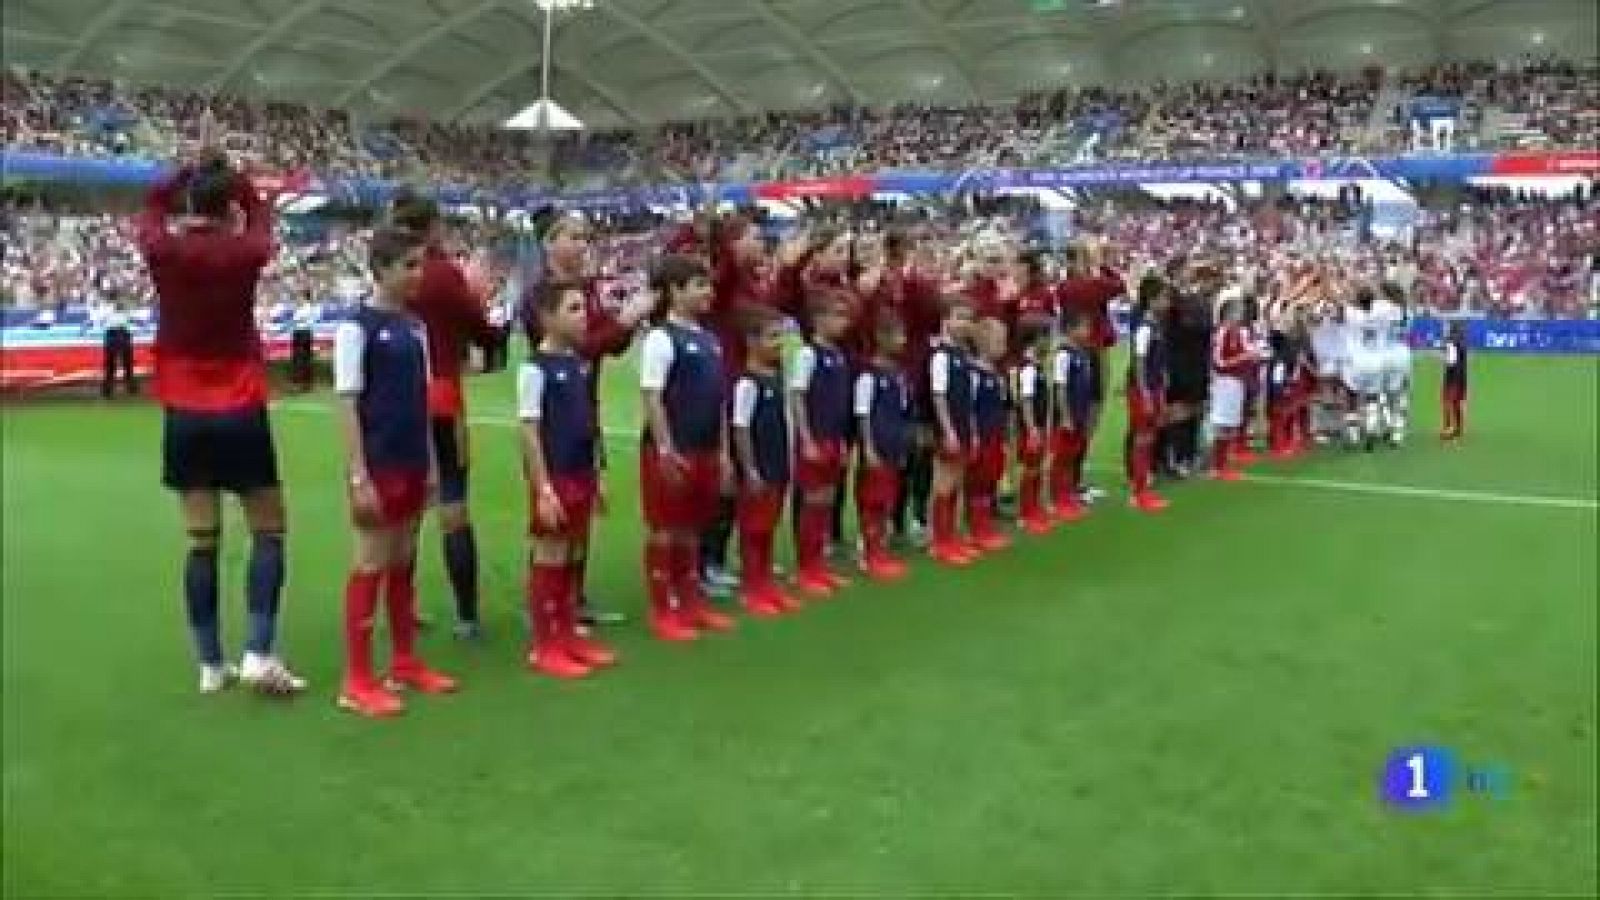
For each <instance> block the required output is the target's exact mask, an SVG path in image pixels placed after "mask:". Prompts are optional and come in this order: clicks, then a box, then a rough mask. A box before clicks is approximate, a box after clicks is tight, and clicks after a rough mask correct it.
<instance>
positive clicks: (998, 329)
mask: <svg viewBox="0 0 1600 900" xmlns="http://www.w3.org/2000/svg"><path fill="white" fill-rule="evenodd" d="M975 337H976V340H975V341H974V342H973V343H974V344H975V346H976V349H977V353H976V358H975V359H974V361H973V369H972V422H973V428H974V441H973V452H972V459H971V461H970V462H969V463H968V464H967V483H966V492H965V493H966V497H965V499H966V503H967V531H968V533H969V534H970V535H971V537H972V540H971V543H972V545H973V546H974V547H976V548H977V550H978V551H979V552H981V553H989V552H993V551H995V550H1003V549H1005V548H1006V547H1008V546H1010V545H1011V540H1010V538H1007V537H1006V536H1005V535H1003V534H1001V533H1000V530H999V529H998V528H996V527H995V521H994V504H995V492H996V491H997V490H998V489H999V487H1000V479H1001V478H1003V477H1005V473H1006V424H1007V423H1006V419H1007V414H1008V411H1009V410H1010V408H1011V403H1010V399H1009V397H1008V396H1007V393H1006V373H1005V359H1006V354H1007V350H1008V345H1007V339H1006V325H1005V323H1004V322H1002V321H1001V320H999V319H993V318H986V319H984V320H982V321H980V322H979V323H978V327H977V331H976V335H975Z"/></svg>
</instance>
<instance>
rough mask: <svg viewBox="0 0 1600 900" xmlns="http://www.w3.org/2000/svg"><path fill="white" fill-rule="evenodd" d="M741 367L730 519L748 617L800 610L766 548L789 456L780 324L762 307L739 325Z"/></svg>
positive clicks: (785, 489)
mask: <svg viewBox="0 0 1600 900" xmlns="http://www.w3.org/2000/svg"><path fill="white" fill-rule="evenodd" d="M741 328H742V331H743V335H744V340H743V346H744V347H745V348H746V353H745V357H746V368H745V371H744V373H743V374H741V375H740V376H739V379H738V380H737V381H736V382H735V383H734V386H733V413H732V417H731V420H730V425H731V426H732V431H733V457H734V468H735V470H736V472H737V474H738V476H739V493H738V500H737V505H736V512H735V519H736V520H737V524H738V528H739V563H740V573H739V599H740V603H741V604H742V605H743V606H744V608H745V611H746V612H748V613H750V614H751V615H753V616H762V617H767V616H777V615H782V614H784V613H786V612H792V611H793V610H796V609H799V608H800V605H799V603H798V602H797V601H796V600H795V599H794V598H793V597H790V596H789V595H788V594H786V593H784V591H783V589H782V588H781V587H779V586H778V582H777V579H775V578H774V577H773V575H772V543H773V537H774V535H775V533H776V532H777V530H778V519H780V518H781V517H782V516H783V500H784V498H785V497H786V496H788V493H789V479H790V471H791V469H792V468H793V455H792V453H791V451H790V447H789V417H788V414H787V411H786V406H787V398H786V395H785V391H784V386H783V373H782V372H781V371H779V361H780V360H781V359H782V357H783V320H782V319H781V318H779V316H778V314H777V313H776V312H774V311H772V310H770V309H767V308H765V307H756V308H752V309H751V310H750V311H749V312H748V313H747V314H746V315H745V318H744V321H743V322H742V323H741Z"/></svg>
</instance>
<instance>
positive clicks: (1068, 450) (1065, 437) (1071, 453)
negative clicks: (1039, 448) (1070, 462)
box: [1050, 428, 1089, 461]
mask: <svg viewBox="0 0 1600 900" xmlns="http://www.w3.org/2000/svg"><path fill="white" fill-rule="evenodd" d="M1088 449H1089V435H1088V434H1087V433H1086V432H1083V431H1071V430H1068V429H1066V428H1057V429H1056V430H1054V431H1052V432H1050V453H1051V454H1052V455H1054V456H1055V458H1056V459H1059V460H1062V461H1066V460H1067V459H1072V458H1076V457H1079V456H1082V455H1083V453H1084V451H1085V450H1088Z"/></svg>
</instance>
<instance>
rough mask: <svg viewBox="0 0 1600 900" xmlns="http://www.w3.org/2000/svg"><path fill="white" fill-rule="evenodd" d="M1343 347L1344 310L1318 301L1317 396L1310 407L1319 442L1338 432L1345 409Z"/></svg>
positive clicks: (1314, 333) (1314, 334) (1314, 324)
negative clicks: (1342, 380) (1342, 381)
mask: <svg viewBox="0 0 1600 900" xmlns="http://www.w3.org/2000/svg"><path fill="white" fill-rule="evenodd" d="M1348 352H1349V350H1348V348H1347V347H1346V346H1345V334H1344V317H1343V310H1342V309H1341V308H1340V307H1339V305H1338V304H1336V303H1327V302H1324V303H1322V304H1319V306H1318V307H1317V308H1316V309H1315V311H1314V312H1313V314H1312V320H1311V356H1312V357H1313V358H1314V359H1315V360H1316V375H1317V395H1316V403H1315V405H1313V406H1312V407H1311V432H1312V434H1313V435H1315V436H1316V439H1317V442H1318V443H1326V442H1327V441H1328V439H1329V436H1330V435H1333V434H1337V433H1338V431H1339V426H1340V419H1341V416H1342V413H1343V410H1344V408H1345V405H1346V404H1345V391H1344V387H1343V385H1342V384H1341V383H1340V379H1341V376H1343V374H1344V368H1345V359H1346V356H1347V355H1348Z"/></svg>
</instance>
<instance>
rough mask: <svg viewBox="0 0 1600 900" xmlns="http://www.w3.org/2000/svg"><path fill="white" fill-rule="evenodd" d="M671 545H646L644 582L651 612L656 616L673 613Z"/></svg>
mask: <svg viewBox="0 0 1600 900" xmlns="http://www.w3.org/2000/svg"><path fill="white" fill-rule="evenodd" d="M672 550H673V547H672V545H671V544H657V543H654V542H650V543H647V544H645V545H644V580H645V586H646V588H647V590H648V593H649V595H650V612H651V613H653V614H655V615H658V616H660V615H670V614H671V613H672V575H673V572H672V565H673V555H672Z"/></svg>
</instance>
